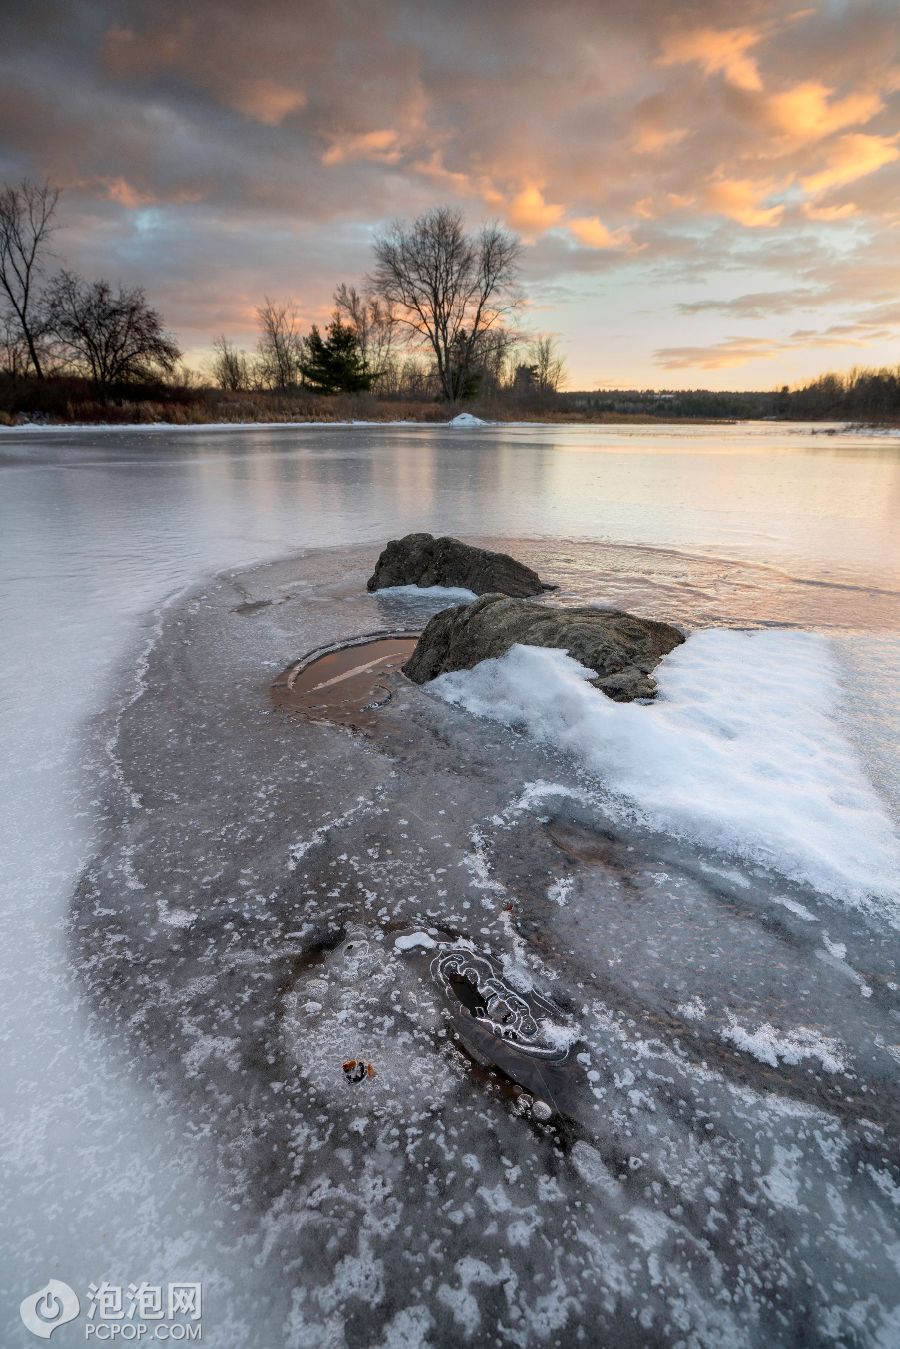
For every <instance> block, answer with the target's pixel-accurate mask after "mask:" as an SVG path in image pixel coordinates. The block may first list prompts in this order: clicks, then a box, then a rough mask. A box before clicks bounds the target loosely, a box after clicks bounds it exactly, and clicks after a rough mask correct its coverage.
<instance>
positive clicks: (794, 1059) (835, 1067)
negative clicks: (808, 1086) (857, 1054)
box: [719, 1016, 847, 1073]
mask: <svg viewBox="0 0 900 1349" xmlns="http://www.w3.org/2000/svg"><path fill="white" fill-rule="evenodd" d="M719 1034H720V1035H721V1037H722V1039H723V1040H730V1041H731V1043H732V1044H733V1045H736V1046H737V1048H738V1049H742V1050H744V1051H745V1053H747V1054H752V1055H753V1057H754V1058H755V1059H759V1061H760V1063H767V1064H768V1065H769V1067H770V1068H777V1067H778V1064H779V1061H782V1062H784V1063H790V1064H798V1063H801V1062H802V1061H803V1059H818V1060H819V1062H820V1063H821V1065H822V1067H823V1068H824V1069H825V1071H826V1073H840V1072H843V1071H844V1069H845V1068H846V1066H847V1064H846V1060H845V1058H844V1055H843V1051H842V1049H841V1046H840V1045H839V1044H838V1042H837V1040H829V1039H828V1038H827V1036H824V1035H820V1034H819V1033H818V1031H814V1030H810V1029H809V1028H808V1027H807V1026H798V1027H797V1028H796V1029H795V1030H790V1031H779V1030H776V1029H775V1027H774V1026H772V1025H770V1024H769V1022H768V1021H764V1022H763V1023H762V1024H761V1025H760V1026H758V1027H757V1029H756V1030H755V1031H749V1030H745V1029H744V1027H743V1026H739V1025H738V1023H737V1021H736V1020H735V1019H734V1017H733V1016H732V1017H729V1022H728V1025H727V1026H726V1027H725V1029H724V1030H722V1031H720V1032H719Z"/></svg>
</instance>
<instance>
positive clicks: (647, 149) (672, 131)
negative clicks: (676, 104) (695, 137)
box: [631, 126, 688, 155]
mask: <svg viewBox="0 0 900 1349" xmlns="http://www.w3.org/2000/svg"><path fill="white" fill-rule="evenodd" d="M687 134H688V130H687V127H683V126H675V127H670V128H668V129H666V128H664V127H653V126H647V127H641V128H640V129H639V130H638V131H636V132H635V133H634V135H633V136H632V138H631V148H632V149H633V150H634V151H635V152H636V153H637V154H639V155H654V154H657V153H658V152H659V151H660V150H665V149H667V148H668V147H669V146H670V145H678V144H679V143H680V142H681V141H683V140H684V138H685V136H686V135H687Z"/></svg>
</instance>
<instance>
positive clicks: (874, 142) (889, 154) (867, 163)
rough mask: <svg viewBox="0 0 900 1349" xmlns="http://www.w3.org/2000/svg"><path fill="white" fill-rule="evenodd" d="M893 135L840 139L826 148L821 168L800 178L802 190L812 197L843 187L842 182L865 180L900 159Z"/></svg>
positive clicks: (850, 136) (857, 136)
mask: <svg viewBox="0 0 900 1349" xmlns="http://www.w3.org/2000/svg"><path fill="white" fill-rule="evenodd" d="M898 138H900V133H898V135H895V136H869V135H864V134H863V133H861V132H860V133H857V134H856V135H848V136H840V137H839V138H838V140H837V141H835V142H834V144H833V145H832V146H831V147H830V152H829V154H828V158H827V162H826V165H825V168H824V169H820V170H819V172H818V173H812V174H810V175H809V176H808V177H806V178H803V179H801V182H802V184H803V187H804V188H805V190H806V191H807V192H809V193H810V194H811V195H812V196H818V195H819V194H820V193H823V192H830V191H831V189H832V188H834V187H843V185H844V184H845V183H855V182H856V180H857V178H865V177H866V176H867V174H870V173H875V172H876V171H877V170H878V169H881V168H883V167H884V165H885V164H891V163H893V161H894V160H895V159H900V149H898V147H897V140H898Z"/></svg>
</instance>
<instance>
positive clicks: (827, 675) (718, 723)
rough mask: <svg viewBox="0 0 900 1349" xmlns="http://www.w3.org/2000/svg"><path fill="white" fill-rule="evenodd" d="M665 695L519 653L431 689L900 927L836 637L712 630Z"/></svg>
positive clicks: (899, 883)
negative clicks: (602, 688) (849, 724)
mask: <svg viewBox="0 0 900 1349" xmlns="http://www.w3.org/2000/svg"><path fill="white" fill-rule="evenodd" d="M656 673H657V678H658V682H659V697H658V700H657V701H656V702H655V703H654V704H652V705H649V706H643V705H639V704H636V703H626V704H620V703H614V702H612V701H611V700H610V699H608V698H605V697H604V696H603V695H602V694H599V693H598V692H597V691H596V690H595V689H594V688H593V687H592V686H591V685H590V683H589V681H590V680H591V679H592V678H594V672H593V671H592V670H588V669H586V668H585V667H584V666H581V665H579V664H578V662H577V661H575V660H573V659H572V658H571V657H570V656H569V655H567V654H566V653H565V652H563V651H556V650H548V649H543V648H539V647H527V646H518V647H514V648H513V649H512V650H511V651H509V652H508V653H507V654H506V655H505V656H503V657H502V658H501V659H499V660H488V661H482V662H481V664H479V665H477V666H476V667H475V668H474V669H472V670H466V671H458V672H453V673H452V674H445V675H441V676H440V677H439V678H438V679H436V680H434V682H433V684H432V686H431V687H432V688H433V689H434V691H435V692H436V693H438V694H439V695H440V697H442V698H444V699H446V700H447V701H448V702H453V703H456V704H458V705H460V706H462V707H465V708H466V709H467V710H468V711H470V712H472V713H473V714H475V715H476V716H479V717H490V718H492V719H494V720H497V721H501V722H503V723H504V724H506V725H508V726H512V727H516V728H519V729H521V730H524V731H527V733H528V734H530V735H532V736H534V737H535V739H537V740H539V741H541V742H543V743H547V744H550V745H554V746H557V747H559V748H561V749H564V750H566V751H569V752H571V753H573V754H575V755H577V756H578V758H579V759H580V760H581V761H582V762H583V763H584V764H585V765H586V766H587V767H588V768H590V770H591V771H592V772H594V773H596V774H597V775H598V777H600V778H601V779H602V781H603V782H604V783H605V784H607V785H608V786H609V788H610V789H611V790H612V791H613V792H614V793H616V794H617V795H618V796H619V797H621V798H622V799H623V800H624V801H626V802H627V803H628V805H629V806H630V807H631V808H632V809H633V810H634V811H635V812H636V814H637V815H638V816H639V817H640V818H642V819H644V820H646V821H648V822H651V823H653V824H656V825H658V826H660V827H662V828H665V829H667V830H669V831H671V832H673V833H676V834H678V835H679V836H680V837H684V838H689V839H694V840H698V841H702V842H703V843H705V844H707V845H709V846H712V847H714V848H721V849H724V850H727V851H729V852H732V853H736V854H738V855H740V856H742V857H744V858H746V859H747V860H749V861H753V862H758V863H761V864H763V865H765V866H768V867H771V868H772V869H774V870H777V871H779V872H781V873H782V874H784V875H786V876H788V877H790V878H792V879H797V880H803V881H807V882H809V883H811V884H813V885H815V886H816V887H817V888H819V889H822V890H825V891H827V892H828V893H830V894H833V895H835V896H837V897H839V898H842V899H845V900H846V901H847V902H850V903H854V904H864V903H868V902H875V901H877V902H879V903H881V904H882V905H883V906H885V907H887V908H889V909H891V910H893V912H894V917H895V919H896V920H897V921H898V922H900V842H898V837H897V833H896V831H895V829H894V828H893V826H892V824H891V822H890V820H889V819H888V818H887V815H886V813H885V810H884V807H883V805H882V804H881V802H880V801H879V799H878V797H877V796H876V794H875V792H874V791H873V790H872V787H871V786H870V784H869V782H868V781H867V779H866V777H865V774H864V773H863V771H862V770H861V768H860V765H859V762H858V759H857V757H856V755H855V753H854V751H853V748H852V746H851V744H850V743H849V741H848V740H847V738H846V737H845V735H844V734H843V732H842V729H841V719H842V715H843V714H842V707H841V690H840V686H839V684H838V679H837V674H836V670H835V667H834V662H833V659H832V656H831V652H830V647H829V642H828V640H827V639H826V638H824V637H821V636H817V635H815V634H812V633H799V632H755V633H742V632H736V631H721V630H720V631H706V632H698V633H695V634H693V635H692V636H691V637H689V638H688V640H687V642H685V643H684V645H683V646H681V647H678V648H677V649H676V650H675V651H673V652H672V653H671V654H670V655H668V656H667V657H665V659H664V660H663V661H662V663H661V664H660V666H659V667H658V670H657V672H656Z"/></svg>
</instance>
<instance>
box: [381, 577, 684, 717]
mask: <svg viewBox="0 0 900 1349" xmlns="http://www.w3.org/2000/svg"><path fill="white" fill-rule="evenodd" d="M683 641H684V637H683V636H682V634H681V633H680V632H679V631H678V629H677V628H673V627H672V626H671V625H670V624H668V623H656V622H654V621H653V620H652V619H649V618H636V617H635V615H634V614H626V613H623V612H622V610H620V609H558V608H551V607H550V606H545V605H534V604H526V603H525V602H524V601H522V600H515V599H507V598H506V596H504V595H483V596H482V597H481V599H478V600H475V601H474V602H473V603H472V604H461V605H457V606H456V607H454V608H452V609H444V610H442V612H441V613H439V614H435V616H434V618H433V619H432V620H431V622H430V623H429V624H428V626H427V627H426V628H425V631H424V632H423V633H422V636H421V637H420V638H419V641H418V645H417V646H416V649H415V651H414V652H413V653H412V655H411V656H410V658H409V660H408V661H407V662H406V664H405V665H404V666H403V672H404V674H406V675H408V676H409V678H410V679H412V680H413V682H414V683H416V684H424V683H426V681H427V680H429V679H434V678H435V677H436V676H437V675H439V674H445V673H446V672H447V671H448V670H471V668H472V666H473V665H477V664H478V662H479V661H482V660H487V659H489V658H490V657H495V656H502V655H504V654H505V652H507V651H508V650H509V648H510V647H511V646H514V645H515V644H516V643H517V642H522V643H524V644H525V645H527V646H553V647H560V648H562V649H563V650H566V651H568V653H569V655H570V656H573V657H574V658H575V660H577V661H580V662H581V664H582V665H586V666H587V667H588V668H589V669H591V670H596V671H597V676H598V677H597V678H596V679H595V680H592V683H593V684H594V686H595V688H598V689H601V690H602V691H603V692H604V693H605V694H607V695H608V696H609V697H610V698H614V699H615V700H616V702H631V700H632V699H634V698H652V697H653V695H654V694H655V692H656V681H655V680H654V679H653V678H652V676H651V673H650V672H651V670H652V669H653V668H654V666H656V664H657V663H658V662H659V661H660V660H661V659H662V657H663V656H664V655H666V653H667V652H669V651H671V650H673V648H674V647H676V646H679V645H680V644H681V643H682V642H683Z"/></svg>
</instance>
